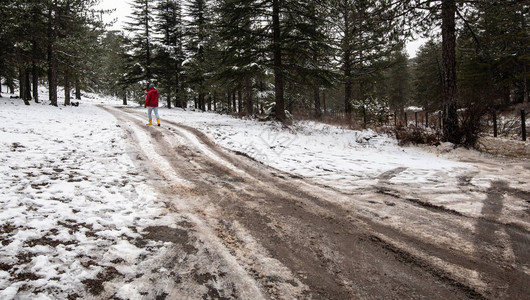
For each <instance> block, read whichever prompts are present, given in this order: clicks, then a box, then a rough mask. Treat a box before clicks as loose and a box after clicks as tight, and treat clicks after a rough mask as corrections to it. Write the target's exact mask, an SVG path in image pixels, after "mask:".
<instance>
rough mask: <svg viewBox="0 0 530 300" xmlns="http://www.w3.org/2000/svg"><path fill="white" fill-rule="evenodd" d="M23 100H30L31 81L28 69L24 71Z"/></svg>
mask: <svg viewBox="0 0 530 300" xmlns="http://www.w3.org/2000/svg"><path fill="white" fill-rule="evenodd" d="M24 100H28V101H29V100H31V81H30V79H29V70H28V69H24Z"/></svg>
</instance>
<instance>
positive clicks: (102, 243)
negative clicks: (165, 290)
mask: <svg viewBox="0 0 530 300" xmlns="http://www.w3.org/2000/svg"><path fill="white" fill-rule="evenodd" d="M4 96H6V94H4ZM7 96H9V95H7ZM41 98H42V99H45V98H46V91H45V90H43V91H42V92H41ZM60 103H61V101H60ZM101 103H103V104H105V105H117V106H119V105H120V104H121V101H120V100H117V99H110V98H105V97H99V96H96V95H88V97H85V98H84V99H83V100H82V101H81V105H80V106H79V107H64V106H60V107H52V106H49V105H48V103H47V101H44V102H43V103H41V104H35V103H32V104H31V105H30V106H25V105H24V104H23V102H22V101H21V100H19V99H8V98H0V118H1V119H2V123H1V124H0V153H1V156H0V161H1V164H0V228H1V230H0V242H1V243H2V247H1V249H0V298H1V299H19V298H22V299H26V298H32V299H48V298H64V297H67V296H76V295H77V296H79V297H82V296H83V295H85V293H86V291H85V288H86V286H90V284H91V283H93V282H94V280H96V281H97V280H102V277H112V274H114V273H115V272H119V273H120V274H125V276H126V275H127V274H131V276H133V275H134V274H136V273H135V270H134V268H140V267H141V266H140V265H137V263H138V261H139V259H140V257H142V259H143V260H145V257H155V256H156V255H157V253H160V252H162V251H163V250H164V249H165V247H167V246H168V243H167V242H166V243H163V242H155V241H148V242H147V244H146V245H142V246H141V247H140V246H139V245H136V244H135V243H134V240H135V239H137V238H139V237H140V232H142V230H143V229H145V228H146V227H150V226H169V227H173V228H175V227H176V225H175V222H176V221H175V218H174V216H172V215H170V214H168V213H167V210H166V211H165V210H164V204H163V203H162V201H160V200H159V199H157V198H156V196H155V192H154V191H153V188H152V187H151V186H150V185H148V184H147V182H146V178H145V176H144V175H143V174H142V173H141V171H140V170H139V169H138V168H139V167H138V166H137V165H135V163H134V162H133V158H131V157H130V156H129V154H128V151H127V147H128V145H127V144H126V143H125V140H124V132H123V130H122V128H121V127H120V125H119V124H118V121H117V120H116V119H115V118H114V117H113V116H112V115H111V114H110V113H108V112H106V111H105V110H103V109H101V108H98V107H96V106H95V105H94V104H101ZM130 108H133V109H137V110H138V111H140V112H143V113H145V110H144V109H143V107H138V106H136V105H130ZM160 116H161V119H162V126H164V122H165V121H166V120H171V121H175V122H179V123H182V124H185V125H188V126H192V127H194V128H197V129H199V130H201V131H203V132H204V133H206V134H207V135H208V136H209V137H210V138H211V139H212V140H214V141H215V142H216V143H218V144H219V145H221V146H223V147H226V148H228V149H231V150H234V151H239V152H242V153H245V154H246V155H248V156H250V157H252V158H254V159H256V160H258V161H260V162H263V163H264V164H267V165H270V166H272V167H274V168H277V169H279V170H282V171H285V172H288V173H291V174H294V175H298V176H302V177H305V178H308V179H310V180H313V181H315V182H317V183H320V184H324V185H329V186H333V187H336V188H340V189H344V190H356V189H361V188H365V187H369V186H372V185H374V184H376V183H377V182H378V181H379V180H381V178H382V175H384V174H386V173H388V172H396V173H399V176H390V177H389V178H391V179H389V180H390V181H391V182H392V183H393V184H396V185H409V184H415V185H418V184H420V185H421V184H422V183H429V184H430V186H431V188H432V189H433V190H435V189H448V188H452V187H454V186H456V184H457V181H458V180H459V176H462V174H468V173H470V172H475V173H476V171H477V170H476V167H475V166H473V165H472V164H470V163H464V162H458V161H456V160H452V159H449V158H447V157H446V156H445V154H443V153H441V152H437V150H436V151H431V152H427V151H422V150H420V149H417V148H402V147H399V146H398V145H397V142H396V141H395V140H394V139H393V138H390V137H387V136H384V135H380V134H377V133H375V132H373V131H370V130H367V131H352V130H345V129H341V128H338V127H334V126H328V125H323V124H319V123H314V122H298V123H295V124H294V125H293V126H291V127H290V128H283V127H282V126H281V125H279V124H278V123H274V122H257V121H254V120H241V119H237V118H234V117H231V116H226V115H218V114H215V113H204V112H193V111H183V110H181V109H171V110H168V109H164V108H161V109H160ZM383 177H384V176H383ZM490 179H491V180H493V179H494V178H490ZM490 179H487V180H486V179H484V180H485V181H484V182H480V180H481V179H474V180H476V181H475V182H474V183H475V184H476V185H477V186H480V185H484V186H485V187H488V186H489V184H490V182H491V180H490ZM521 184H522V185H524V183H521ZM117 262H122V263H121V264H120V263H118V265H121V267H118V268H117V269H116V268H115V267H114V266H115V265H117ZM124 289H126V288H125V287H124ZM128 292H129V291H127V290H121V294H123V295H127V294H128ZM116 295H117V297H119V296H120V292H119V293H117V294H116ZM74 298H75V297H74Z"/></svg>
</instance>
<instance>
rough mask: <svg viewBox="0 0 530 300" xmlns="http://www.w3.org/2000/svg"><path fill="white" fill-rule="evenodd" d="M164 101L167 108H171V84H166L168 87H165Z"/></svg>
mask: <svg viewBox="0 0 530 300" xmlns="http://www.w3.org/2000/svg"><path fill="white" fill-rule="evenodd" d="M166 102H167V108H171V85H168V88H167V99H166Z"/></svg>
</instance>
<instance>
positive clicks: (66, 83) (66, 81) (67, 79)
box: [64, 70, 71, 106]
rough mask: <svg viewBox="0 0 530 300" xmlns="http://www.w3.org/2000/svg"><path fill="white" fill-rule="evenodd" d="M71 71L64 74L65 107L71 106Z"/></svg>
mask: <svg viewBox="0 0 530 300" xmlns="http://www.w3.org/2000/svg"><path fill="white" fill-rule="evenodd" d="M70 90H71V88H70V71H69V70H66V71H65V72H64V106H68V105H70Z"/></svg>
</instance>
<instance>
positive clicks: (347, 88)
mask: <svg viewBox="0 0 530 300" xmlns="http://www.w3.org/2000/svg"><path fill="white" fill-rule="evenodd" d="M345 7H346V8H347V7H348V6H347V5H346V6H345ZM343 13H344V37H343V40H342V47H343V51H344V57H343V59H344V61H343V69H344V70H343V71H344V112H345V113H346V114H347V115H350V114H351V113H352V111H353V107H352V105H351V93H352V80H351V64H352V62H351V51H350V18H349V11H348V10H347V9H346V11H344V12H343Z"/></svg>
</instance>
